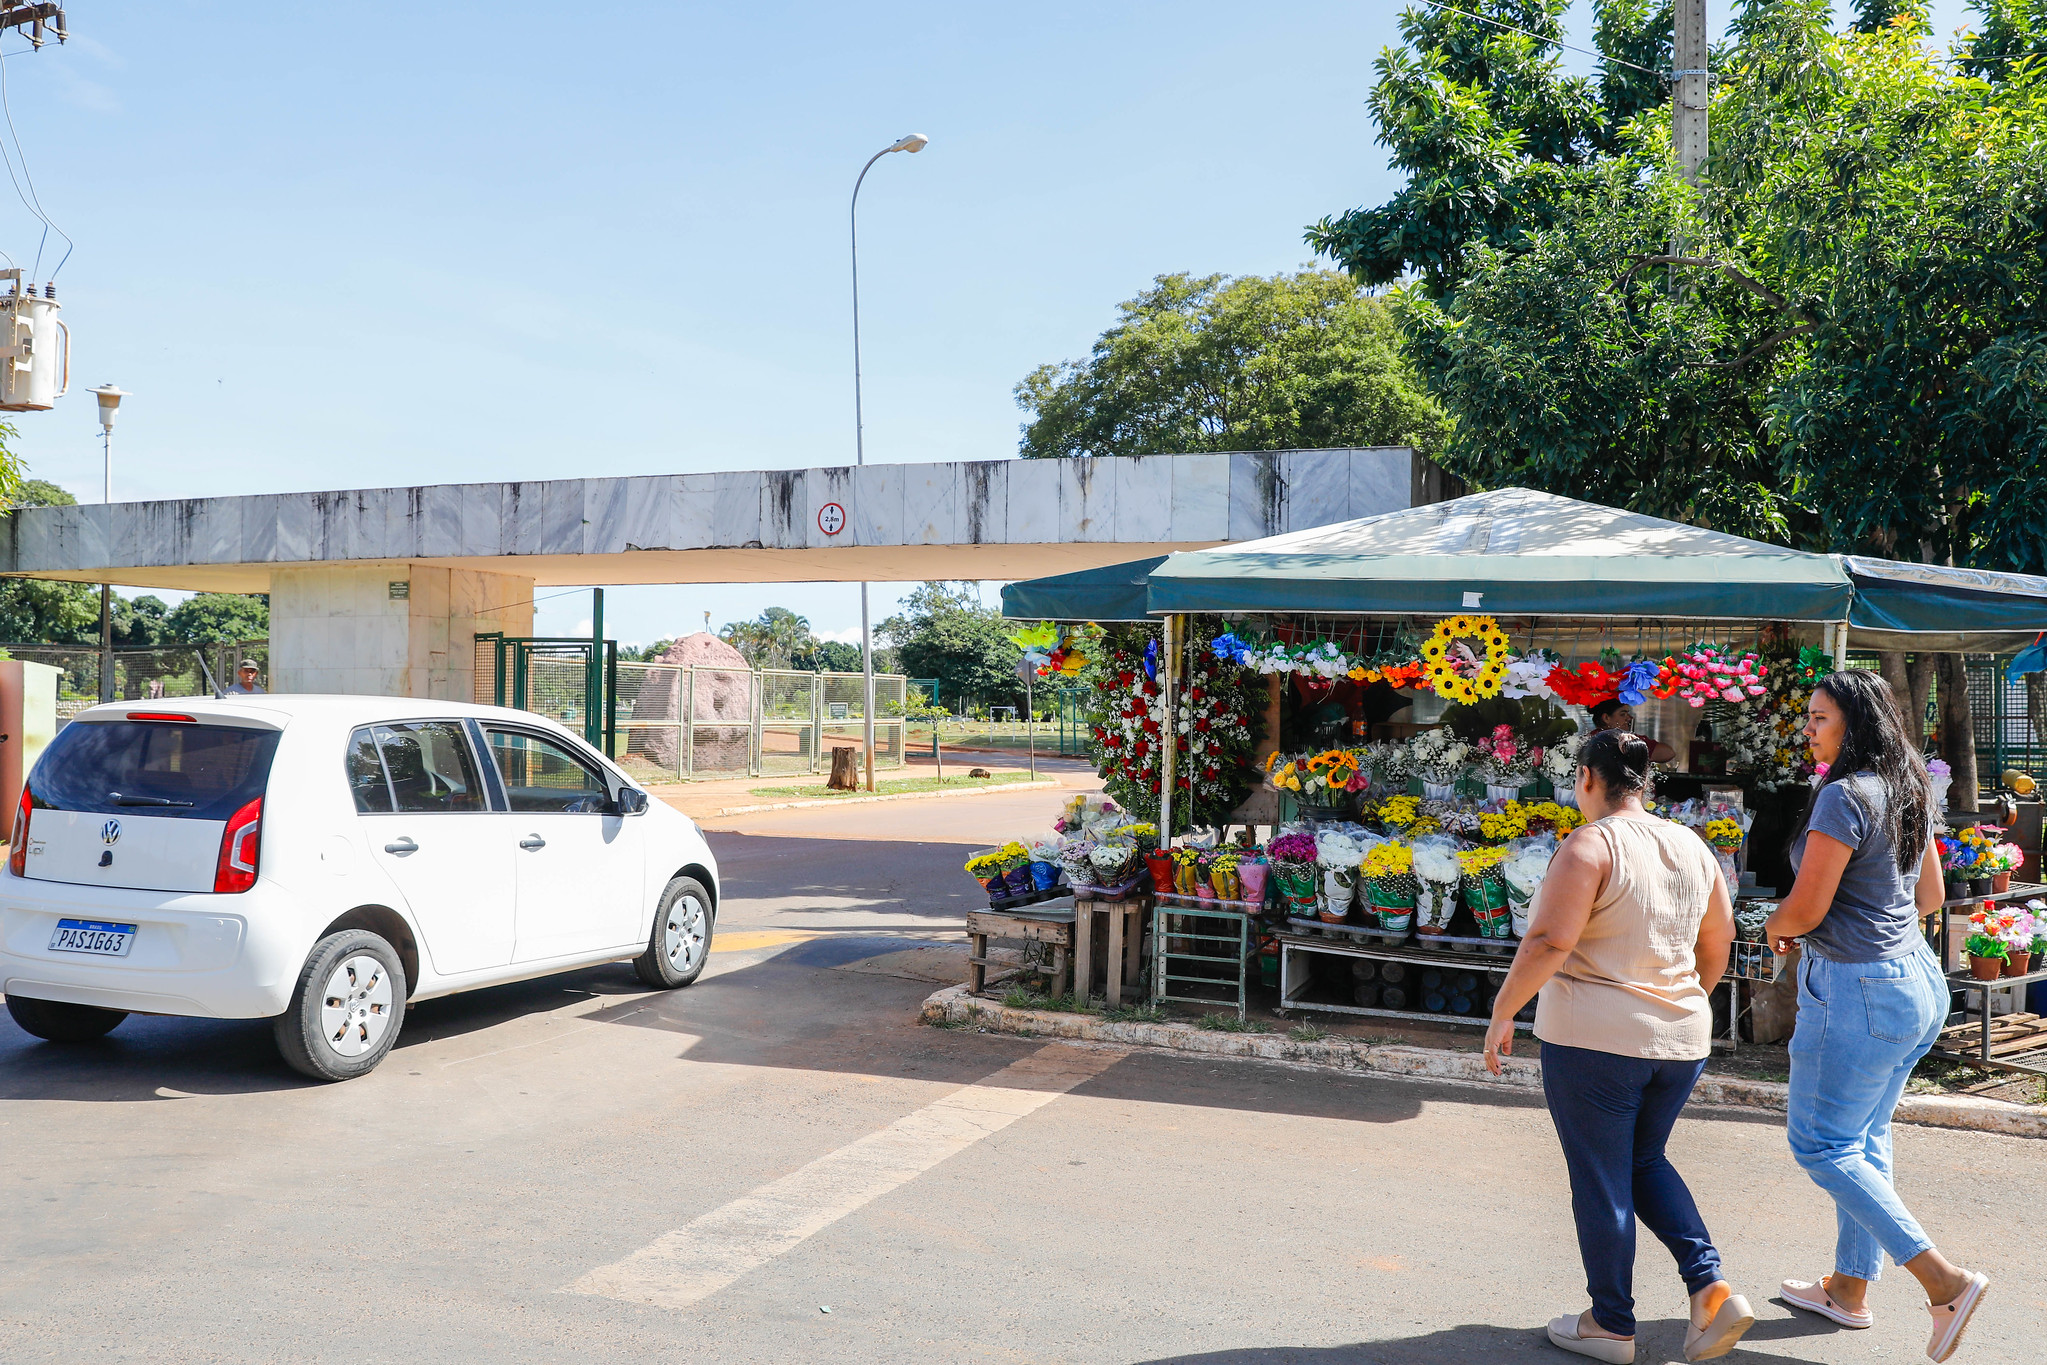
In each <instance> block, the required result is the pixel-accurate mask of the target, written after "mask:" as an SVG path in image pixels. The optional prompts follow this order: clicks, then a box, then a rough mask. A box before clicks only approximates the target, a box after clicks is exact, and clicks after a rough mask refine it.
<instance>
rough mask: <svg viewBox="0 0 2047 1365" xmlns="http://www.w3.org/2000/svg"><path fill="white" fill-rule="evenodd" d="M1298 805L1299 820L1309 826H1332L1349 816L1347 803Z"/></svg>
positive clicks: (1301, 803)
mask: <svg viewBox="0 0 2047 1365" xmlns="http://www.w3.org/2000/svg"><path fill="white" fill-rule="evenodd" d="M1298 804H1299V806H1300V808H1301V818H1302V819H1303V820H1306V821H1307V822H1308V823H1309V824H1311V825H1333V824H1336V823H1338V822H1340V821H1344V820H1348V819H1350V815H1351V807H1350V803H1349V802H1348V801H1335V802H1320V801H1302V802H1299V803H1298Z"/></svg>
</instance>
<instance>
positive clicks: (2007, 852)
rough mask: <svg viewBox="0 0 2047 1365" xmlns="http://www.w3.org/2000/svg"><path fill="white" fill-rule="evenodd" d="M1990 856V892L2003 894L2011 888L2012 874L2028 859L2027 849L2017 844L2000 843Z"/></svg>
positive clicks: (1998, 894)
mask: <svg viewBox="0 0 2047 1365" xmlns="http://www.w3.org/2000/svg"><path fill="white" fill-rule="evenodd" d="M1990 857H1991V863H1990V894H1991V895H1993V896H2001V895H2003V894H2004V893H2005V892H2007V891H2009V890H2011V874H2012V873H2014V872H2016V871H2018V870H2019V866H2020V865H2021V864H2022V863H2024V862H2025V861H2026V851H2025V850H2024V849H2022V848H2020V847H2019V846H2018V845H2017V844H2012V843H1999V844H1998V845H1997V846H1996V847H1995V848H1994V849H1992V850H1991V854H1990Z"/></svg>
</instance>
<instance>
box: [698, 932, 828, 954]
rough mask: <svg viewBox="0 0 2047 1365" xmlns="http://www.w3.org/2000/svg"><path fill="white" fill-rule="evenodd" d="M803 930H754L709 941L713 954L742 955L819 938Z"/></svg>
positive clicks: (719, 936)
mask: <svg viewBox="0 0 2047 1365" xmlns="http://www.w3.org/2000/svg"><path fill="white" fill-rule="evenodd" d="M819 937H822V935H819V934H814V933H811V932H809V931H808V930H805V929H755V930H752V931H751V932H747V931H741V932H739V933H736V934H719V935H717V936H715V937H714V938H712V940H711V951H712V952H714V953H743V952H746V951H747V950H748V949H750V948H775V947H779V946H780V945H782V944H784V943H802V942H805V941H806V940H809V939H813V938H819Z"/></svg>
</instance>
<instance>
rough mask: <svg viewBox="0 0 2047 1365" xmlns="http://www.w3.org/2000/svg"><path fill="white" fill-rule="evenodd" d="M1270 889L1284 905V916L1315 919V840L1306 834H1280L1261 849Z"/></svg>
mask: <svg viewBox="0 0 2047 1365" xmlns="http://www.w3.org/2000/svg"><path fill="white" fill-rule="evenodd" d="M1265 856H1266V859H1267V860H1268V861H1269V863H1270V865H1271V867H1272V873H1271V876H1272V882H1273V885H1275V886H1277V887H1278V888H1279V894H1280V896H1281V897H1282V898H1283V899H1284V900H1285V901H1286V908H1287V913H1288V914H1289V915H1291V916H1294V917H1295V918H1299V919H1312V918H1314V916H1315V900H1316V897H1315V840H1314V838H1313V837H1312V836H1310V835H1306V834H1282V835H1280V836H1279V837H1278V838H1277V839H1274V840H1273V841H1272V842H1271V843H1270V844H1267V845H1266V846H1265Z"/></svg>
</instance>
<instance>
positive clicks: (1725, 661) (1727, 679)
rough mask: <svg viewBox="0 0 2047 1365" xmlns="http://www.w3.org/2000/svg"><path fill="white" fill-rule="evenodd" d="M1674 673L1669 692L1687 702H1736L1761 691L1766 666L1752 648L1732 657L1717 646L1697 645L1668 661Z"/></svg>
mask: <svg viewBox="0 0 2047 1365" xmlns="http://www.w3.org/2000/svg"><path fill="white" fill-rule="evenodd" d="M1670 663H1671V667H1672V669H1673V670H1674V671H1675V672H1676V673H1677V686H1676V688H1675V689H1674V692H1673V695H1676V696H1680V697H1683V698H1684V699H1685V701H1686V703H1687V704H1689V705H1691V706H1704V705H1705V704H1706V703H1707V702H1709V701H1726V702H1738V701H1745V700H1747V699H1748V698H1750V697H1760V696H1762V695H1763V678H1764V677H1765V676H1767V675H1768V673H1769V670H1768V669H1767V668H1765V667H1763V663H1762V660H1760V659H1758V658H1757V657H1756V653H1755V651H1754V650H1750V651H1749V652H1747V653H1746V654H1743V655H1741V656H1740V657H1738V658H1737V657H1736V656H1735V655H1733V654H1732V653H1728V654H1722V653H1721V652H1720V650H1719V648H1718V647H1717V646H1714V645H1699V646H1697V647H1695V648H1693V649H1691V650H1689V651H1687V652H1686V653H1683V654H1680V655H1678V656H1677V657H1676V658H1674V659H1672V660H1671V661H1670Z"/></svg>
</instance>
